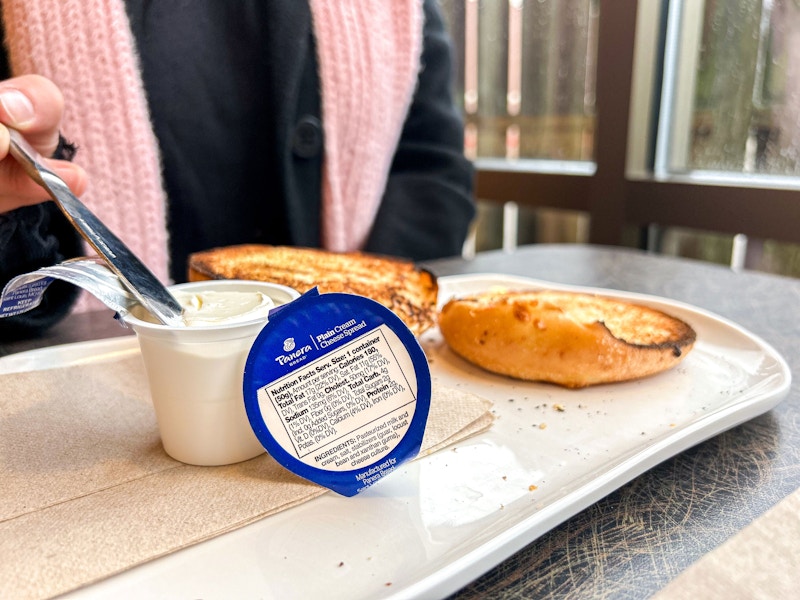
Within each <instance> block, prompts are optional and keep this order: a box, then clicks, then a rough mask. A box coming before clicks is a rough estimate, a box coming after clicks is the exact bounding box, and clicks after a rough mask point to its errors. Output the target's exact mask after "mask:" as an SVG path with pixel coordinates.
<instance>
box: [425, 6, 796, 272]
mask: <svg viewBox="0 0 800 600" xmlns="http://www.w3.org/2000/svg"><path fill="white" fill-rule="evenodd" d="M440 3H441V5H442V8H443V12H444V13H445V16H446V18H447V20H448V23H449V24H450V27H451V31H452V33H453V37H454V40H455V42H456V47H457V53H458V56H459V58H460V61H459V72H460V79H459V96H460V98H461V99H462V103H463V104H462V106H463V109H464V114H465V120H466V132H465V133H466V135H465V137H466V144H465V146H466V147H465V151H466V152H467V154H468V155H470V156H471V157H472V158H474V159H475V161H476V166H477V167H478V179H477V195H478V198H479V199H481V200H486V202H483V201H482V202H481V222H482V228H483V229H484V230H487V231H488V230H490V229H491V225H492V224H493V223H494V222H495V221H498V220H500V217H501V216H503V215H504V216H505V217H516V218H517V219H518V226H515V225H516V224H513V223H512V226H511V227H508V226H507V227H506V229H505V232H504V234H503V235H502V236H498V235H495V236H494V237H492V236H490V235H488V234H487V233H483V234H481V231H482V229H481V228H479V230H478V235H477V237H476V244H477V245H478V248H479V249H482V248H486V247H492V246H495V247H496V246H498V245H500V244H503V245H513V244H514V243H516V242H519V243H528V242H541V241H592V242H596V243H609V244H624V245H643V246H646V247H648V248H650V249H652V250H656V251H661V252H667V253H673V254H681V255H687V256H695V257H698V258H704V259H707V260H714V261H716V262H722V263H726V264H733V265H743V264H744V265H747V266H750V267H753V268H758V269H762V270H767V271H774V272H781V273H786V274H791V275H800V266H799V265H798V263H800V250H798V247H797V246H795V244H798V243H800V228H798V227H797V226H796V225H795V223H800V3H799V2H797V1H796V0H705V1H704V0H640V1H639V2H636V1H635V0H440ZM501 207H502V208H501ZM506 222H507V225H508V219H506Z"/></svg>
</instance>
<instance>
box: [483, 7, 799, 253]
mask: <svg viewBox="0 0 800 600" xmlns="http://www.w3.org/2000/svg"><path fill="white" fill-rule="evenodd" d="M676 1H678V0H672V2H669V0H657V1H650V0H645V1H644V2H641V3H640V1H639V0H599V6H600V12H599V15H600V17H599V24H598V31H597V77H596V114H597V117H596V126H595V138H594V156H595V159H596V160H595V161H594V163H588V164H587V163H578V165H582V166H579V167H577V168H572V169H562V168H559V165H558V164H557V163H550V162H549V161H526V160H519V161H504V160H492V159H480V158H478V159H476V161H475V165H476V180H475V185H476V197H477V198H479V199H480V200H486V201H492V202H498V203H505V202H515V203H517V204H518V205H520V206H522V207H531V208H556V209H564V210H574V211H581V212H584V213H586V214H588V215H589V234H588V241H589V242H590V243H593V244H607V245H625V239H626V238H625V232H626V229H627V228H628V227H630V226H633V227H634V228H638V230H639V231H641V232H642V233H643V237H642V240H643V241H642V246H643V247H645V246H646V238H645V235H646V233H645V232H647V231H651V230H652V227H653V226H657V227H684V228H690V229H696V230H706V231H714V232H719V233H727V234H731V235H737V234H744V235H745V236H748V237H753V238H761V239H772V240H777V241H783V242H790V243H800V226H798V224H800V194H798V191H799V190H798V188H797V187H795V186H796V185H797V184H798V181H797V180H792V179H791V178H779V177H777V178H776V177H767V176H764V177H748V178H747V182H746V183H745V182H744V181H743V179H744V178H739V177H735V176H729V175H727V176H726V175H724V174H716V175H715V174H713V173H703V172H697V173H688V174H669V173H664V172H658V170H657V169H656V160H655V156H656V152H657V146H658V143H659V135H661V142H662V143H663V140H664V137H663V136H664V135H665V132H666V131H669V129H670V128H669V127H664V126H662V127H661V128H659V126H658V122H659V120H658V111H659V110H660V109H661V97H662V95H663V94H664V93H665V92H664V90H663V89H662V85H661V81H662V75H663V69H664V62H665V55H664V53H665V49H666V48H667V41H668V40H667V36H666V34H665V32H664V31H662V30H663V29H664V28H663V27H662V26H661V25H660V23H661V22H663V21H662V20H663V19H664V15H665V14H667V13H668V12H669V11H670V8H672V9H674V8H675V6H676V4H675V2H676ZM670 4H672V7H670ZM665 11H666V12H665ZM637 31H638V32H639V34H640V35H638V36H637ZM684 71H685V68H684ZM667 91H668V90H667ZM632 92H634V93H632ZM661 122H662V123H663V119H662V121H661ZM629 150H630V151H629ZM662 171H663V169H662Z"/></svg>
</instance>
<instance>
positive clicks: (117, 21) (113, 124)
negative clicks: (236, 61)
mask: <svg viewBox="0 0 800 600" xmlns="http://www.w3.org/2000/svg"><path fill="white" fill-rule="evenodd" d="M310 6H311V12H312V18H313V27H314V31H315V36H316V40H317V52H318V55H319V56H318V61H319V68H320V81H321V85H322V113H323V123H324V127H325V159H324V166H323V171H324V172H323V198H322V232H323V244H324V246H325V247H326V248H328V249H331V250H336V251H347V250H354V249H358V248H360V247H361V246H362V245H363V244H364V242H365V241H366V238H367V235H368V234H369V230H370V227H371V225H372V222H373V219H374V217H375V214H376V212H377V209H378V205H379V203H380V199H381V196H382V194H383V189H384V187H385V184H386V177H387V173H388V170H389V166H390V164H391V160H392V155H393V153H394V148H395V145H396V143H397V140H398V139H399V136H400V132H401V129H402V125H403V121H404V120H405V116H406V113H407V112H408V108H409V105H410V102H411V97H412V95H413V93H414V88H415V83H416V79H417V73H418V70H419V66H420V52H421V46H422V44H421V40H422V6H421V0H391V1H382V0H380V1H379V0H371V1H364V0H310ZM3 21H4V25H5V30H6V36H7V43H8V49H9V57H10V62H11V69H12V72H13V73H14V74H15V75H20V74H24V73H38V74H41V75H44V76H46V77H48V78H50V79H52V80H53V81H54V82H56V84H58V86H59V87H60V88H61V90H62V92H63V93H64V97H65V102H66V112H65V115H64V122H63V124H62V130H63V132H64V134H65V135H66V136H67V137H68V138H70V139H72V140H74V141H75V142H76V143H77V144H78V145H79V147H80V153H79V155H78V159H77V160H78V161H79V162H80V164H81V165H82V166H83V167H84V168H86V170H87V172H88V173H89V178H90V185H89V189H88V191H87V192H86V194H85V195H84V197H83V200H84V201H85V202H86V204H87V205H88V206H89V207H90V208H91V209H92V210H93V211H94V212H96V213H97V215H98V216H99V217H100V218H101V219H102V220H103V221H104V222H105V223H107V224H108V225H109V227H110V228H111V229H112V230H113V231H115V232H116V233H117V235H119V237H120V238H122V239H123V240H124V241H125V242H126V243H127V244H128V245H129V246H130V247H131V248H132V249H133V251H134V252H135V253H136V254H137V255H138V256H139V257H140V258H141V259H142V260H143V261H144V263H145V264H147V265H148V266H149V267H150V268H151V269H152V270H153V271H154V272H155V273H156V275H158V276H159V278H161V279H162V280H164V281H167V272H168V265H167V261H168V258H167V232H166V228H165V217H164V215H165V206H164V203H165V194H164V190H163V186H162V182H161V170H160V161H159V152H158V145H157V141H156V139H155V136H154V134H153V130H152V127H151V125H150V117H149V111H148V107H147V103H146V100H145V94H144V89H143V86H142V80H141V76H140V71H139V66H138V57H137V55H136V51H135V48H134V41H133V37H132V34H131V31H130V27H129V24H128V20H127V17H126V14H125V6H124V2H123V0H3ZM112 177H113V178H112ZM84 306H85V305H84Z"/></svg>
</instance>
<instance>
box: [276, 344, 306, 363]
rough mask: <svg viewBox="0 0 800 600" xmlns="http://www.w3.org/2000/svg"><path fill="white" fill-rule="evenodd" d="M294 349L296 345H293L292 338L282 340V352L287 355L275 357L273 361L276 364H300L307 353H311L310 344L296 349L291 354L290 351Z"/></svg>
mask: <svg viewBox="0 0 800 600" xmlns="http://www.w3.org/2000/svg"><path fill="white" fill-rule="evenodd" d="M296 347H297V345H296V344H295V341H294V338H286V339H285V340H283V351H284V352H286V353H287V354H280V355H278V356H276V357H275V360H276V361H277V362H278V364H280V365H285V364H290V365H291V364H294V363H296V362H300V360H302V358H303V356H304V355H305V354H306V353H307V352H311V344H306V345H305V346H302V347H300V348H297V350H295V351H294V352H292V350H294V349H295V348H296Z"/></svg>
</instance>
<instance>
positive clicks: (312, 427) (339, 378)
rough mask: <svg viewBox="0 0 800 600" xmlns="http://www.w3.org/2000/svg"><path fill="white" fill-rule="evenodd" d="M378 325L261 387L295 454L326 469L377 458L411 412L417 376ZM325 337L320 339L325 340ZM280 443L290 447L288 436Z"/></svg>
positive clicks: (349, 467)
mask: <svg viewBox="0 0 800 600" xmlns="http://www.w3.org/2000/svg"><path fill="white" fill-rule="evenodd" d="M387 335H388V336H393V334H392V332H391V331H390V330H388V329H387V328H386V327H385V326H381V327H378V328H376V329H373V330H372V331H369V332H368V333H365V334H363V335H361V336H360V337H357V338H355V339H353V340H352V341H350V342H349V343H346V344H344V345H342V346H340V347H338V348H336V350H334V351H332V352H329V353H327V354H325V355H324V356H323V357H322V358H319V359H317V360H315V361H313V362H309V363H305V364H304V365H303V366H302V368H299V369H297V370H296V371H293V372H292V373H290V374H289V375H287V376H285V377H282V378H281V379H278V380H276V381H274V382H272V383H271V384H269V385H267V386H265V387H263V388H262V389H261V390H259V403H260V405H261V407H262V413H263V412H264V409H265V408H266V407H267V406H269V407H271V409H272V410H271V411H267V412H273V413H274V416H272V418H270V419H269V420H270V421H271V422H272V423H271V425H270V429H271V430H272V431H273V432H274V431H275V424H276V423H277V422H280V425H281V427H282V429H283V431H284V432H285V435H286V441H287V442H288V443H289V444H291V447H292V448H293V450H294V454H295V456H296V457H297V458H298V459H300V460H302V461H303V462H305V463H306V464H309V465H311V466H315V467H319V468H324V469H327V470H337V471H338V470H353V469H356V468H359V467H360V466H362V465H363V464H365V463H368V462H374V461H376V460H379V459H380V458H381V457H382V456H384V455H385V454H387V453H388V452H389V450H391V449H392V448H393V447H394V445H396V443H397V441H398V440H399V439H400V438H401V437H402V436H403V435H404V434H405V431H406V430H407V429H408V426H409V423H410V422H411V419H412V418H413V416H414V407H415V401H416V379H415V375H414V373H413V370H411V369H410V368H409V367H405V368H404V367H403V366H402V365H401V361H399V360H398V358H397V356H396V355H395V353H394V352H393V350H392V345H391V344H390V342H389V339H387ZM323 341H324V340H323ZM284 448H286V449H287V450H288V447H287V444H284Z"/></svg>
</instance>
